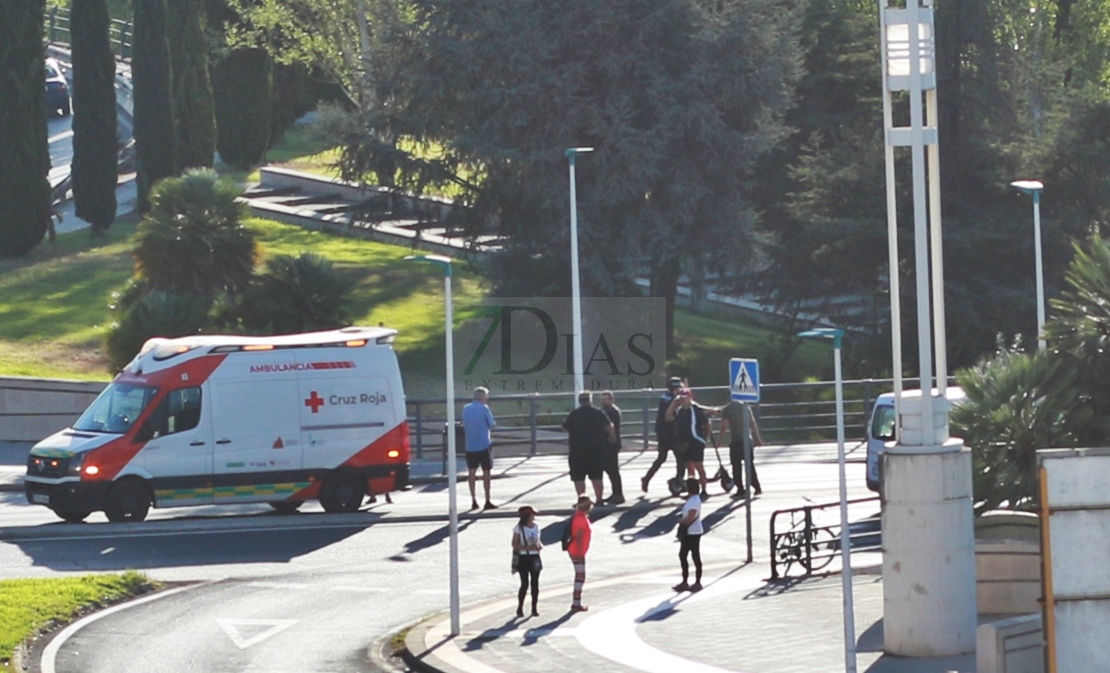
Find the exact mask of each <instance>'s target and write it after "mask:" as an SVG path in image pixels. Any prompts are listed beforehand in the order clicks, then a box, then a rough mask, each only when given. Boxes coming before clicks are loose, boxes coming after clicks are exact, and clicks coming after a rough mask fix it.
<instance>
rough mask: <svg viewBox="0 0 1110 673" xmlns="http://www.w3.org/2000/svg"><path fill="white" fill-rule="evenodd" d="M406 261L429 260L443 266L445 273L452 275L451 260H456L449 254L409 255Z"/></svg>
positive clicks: (428, 261)
mask: <svg viewBox="0 0 1110 673" xmlns="http://www.w3.org/2000/svg"><path fill="white" fill-rule="evenodd" d="M405 261H406V262H427V263H429V264H435V265H437V266H442V267H443V273H444V275H447V276H450V275H451V262H453V261H455V260H453V259H451V258H450V257H448V256H447V255H407V256H406V257H405Z"/></svg>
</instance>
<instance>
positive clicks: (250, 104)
mask: <svg viewBox="0 0 1110 673" xmlns="http://www.w3.org/2000/svg"><path fill="white" fill-rule="evenodd" d="M212 89H213V91H214V92H215V94H216V131H217V133H216V149H218V150H219V151H220V158H221V159H222V160H224V161H225V162H227V163H229V164H231V165H232V166H235V167H236V168H249V167H250V166H253V165H254V164H257V163H259V162H261V161H262V159H264V158H265V156H266V150H267V149H268V148H269V144H270V126H271V119H270V110H271V107H272V106H271V102H272V96H273V94H272V89H273V76H272V67H271V64H270V55H269V54H267V53H266V50H265V49H257V48H256V49H240V50H237V51H233V52H231V53H230V54H228V55H227V56H226V57H224V58H223V59H221V60H220V61H219V62H218V63H217V64H216V66H215V67H214V68H213V69H212Z"/></svg>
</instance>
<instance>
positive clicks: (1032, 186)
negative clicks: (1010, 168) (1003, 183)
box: [1010, 180, 1047, 351]
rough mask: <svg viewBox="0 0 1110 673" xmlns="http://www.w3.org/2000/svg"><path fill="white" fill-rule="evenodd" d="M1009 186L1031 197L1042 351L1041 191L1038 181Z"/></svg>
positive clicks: (1038, 326) (1038, 330) (1038, 321)
mask: <svg viewBox="0 0 1110 673" xmlns="http://www.w3.org/2000/svg"><path fill="white" fill-rule="evenodd" d="M1010 186H1011V187H1013V188H1015V189H1017V190H1018V191H1020V192H1022V193H1023V194H1032V195H1033V246H1034V248H1035V250H1034V254H1035V255H1036V257H1037V348H1038V349H1040V350H1042V351H1043V350H1044V349H1045V348H1046V347H1047V344H1046V343H1045V340H1044V265H1043V262H1042V257H1041V190H1043V189H1044V183H1043V182H1041V181H1040V180H1015V181H1014V182H1011V183H1010Z"/></svg>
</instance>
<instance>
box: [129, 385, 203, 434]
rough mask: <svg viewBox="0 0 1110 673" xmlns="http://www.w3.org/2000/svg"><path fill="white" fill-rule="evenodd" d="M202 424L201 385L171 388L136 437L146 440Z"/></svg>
mask: <svg viewBox="0 0 1110 673" xmlns="http://www.w3.org/2000/svg"><path fill="white" fill-rule="evenodd" d="M198 424H200V387H199V386H198V387H195V388H181V389H179V390H171V391H170V392H169V393H168V394H167V395H166V396H165V397H164V398H162V401H161V402H159V403H158V407H157V408H156V409H155V410H154V411H153V412H152V413H151V415H150V418H148V419H147V422H146V423H145V424H144V425H143V429H142V430H141V431H140V432H139V434H138V436H136V439H137V440H138V441H141V442H145V441H148V440H151V439H155V438H157V437H164V436H166V435H172V434H175V433H178V432H185V431H186V430H192V429H193V428H195V427H197V425H198Z"/></svg>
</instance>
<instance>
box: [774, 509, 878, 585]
mask: <svg viewBox="0 0 1110 673" xmlns="http://www.w3.org/2000/svg"><path fill="white" fill-rule="evenodd" d="M878 502H879V499H878V498H858V499H856V500H849V501H848V503H847V504H848V505H858V504H863V503H875V504H878ZM839 508H840V502H839V501H837V502H829V503H823V504H819V505H805V506H804V507H795V508H793V509H780V510H777V511H775V512H772V513H771V579H772V580H779V579H782V578H784V577H786V575H787V573H789V572H790V568H791V567H792V566H793V565H795V564H797V565H800V566H801V567H802V568H803V569H804V570H805V573H804V574H803V575H802V576H803V577H809V576H811V575H813V574H814V573H815V571H818V570H821V569H822V568H824V567H825V566H827V565H829V564H830V563H832V560H833V559H834V558H836V555H837V554H838V553H839V552H840V521H839V517H838V518H837V519H836V520H835V523H832V524H830V525H815V524H814V513H815V512H817V513H818V514H820V513H823V512H825V511H826V510H831V509H837V510H839ZM780 516H782V517H786V516H789V522H790V523H789V526H788V527H787V528H786V529H785V530H778V529H777V528H776V524H777V523H779V517H780ZM821 518H822V519H824V518H825V517H821ZM848 534H849V543H850V544H851V546H852V551H878V550H879V549H881V548H882V532H881V530H880V526H879V521H878V519H877V517H874V516H870V517H865V518H863V519H860V520H857V521H850V522H849V523H848ZM780 567H781V570H782V573H781V574H780Z"/></svg>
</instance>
